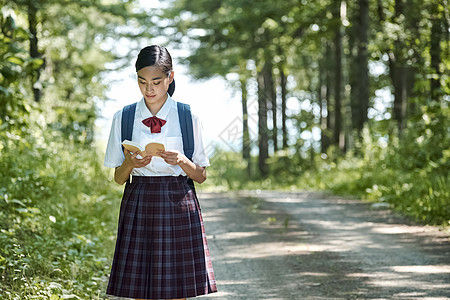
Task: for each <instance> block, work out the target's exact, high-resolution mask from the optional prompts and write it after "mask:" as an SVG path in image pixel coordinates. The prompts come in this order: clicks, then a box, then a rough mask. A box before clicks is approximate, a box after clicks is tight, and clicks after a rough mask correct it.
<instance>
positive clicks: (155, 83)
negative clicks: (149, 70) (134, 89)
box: [153, 81, 161, 85]
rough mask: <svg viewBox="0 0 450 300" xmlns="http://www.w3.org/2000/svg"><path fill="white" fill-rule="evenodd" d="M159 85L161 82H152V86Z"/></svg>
mask: <svg viewBox="0 0 450 300" xmlns="http://www.w3.org/2000/svg"><path fill="white" fill-rule="evenodd" d="M160 83H161V81H158V82H154V83H153V84H154V85H159V84H160Z"/></svg>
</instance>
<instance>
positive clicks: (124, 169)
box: [114, 149, 152, 185]
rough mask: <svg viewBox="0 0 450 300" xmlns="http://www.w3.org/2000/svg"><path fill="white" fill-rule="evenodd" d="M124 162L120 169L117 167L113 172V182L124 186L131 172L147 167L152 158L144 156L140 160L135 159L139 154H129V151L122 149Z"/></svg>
mask: <svg viewBox="0 0 450 300" xmlns="http://www.w3.org/2000/svg"><path fill="white" fill-rule="evenodd" d="M123 153H124V154H125V160H124V161H123V163H122V165H121V166H120V167H117V168H116V169H115V171H114V181H115V182H117V183H118V184H120V185H122V184H124V183H125V182H126V181H127V180H128V178H129V177H130V174H131V171H133V169H134V168H142V167H145V166H146V165H148V164H149V163H150V162H151V161H152V156H146V157H144V158H142V159H139V158H137V157H136V156H138V155H139V152H136V153H133V154H131V152H130V151H128V150H127V149H124V151H123Z"/></svg>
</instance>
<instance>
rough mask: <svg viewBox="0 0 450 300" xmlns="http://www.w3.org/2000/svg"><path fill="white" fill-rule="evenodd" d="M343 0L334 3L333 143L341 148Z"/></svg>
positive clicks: (342, 146)
mask: <svg viewBox="0 0 450 300" xmlns="http://www.w3.org/2000/svg"><path fill="white" fill-rule="evenodd" d="M341 4H342V2H341V1H336V3H335V4H334V10H333V14H334V20H335V24H336V28H335V29H334V30H335V35H334V61H335V67H334V128H333V130H334V131H333V144H334V145H336V146H338V147H339V148H340V149H343V148H344V139H343V134H342V26H341Z"/></svg>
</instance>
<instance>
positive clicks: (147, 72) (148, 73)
mask: <svg viewBox="0 0 450 300" xmlns="http://www.w3.org/2000/svg"><path fill="white" fill-rule="evenodd" d="M137 75H138V77H141V78H143V79H145V80H154V79H155V78H165V77H167V76H166V75H165V74H164V72H163V71H162V70H161V68H159V67H157V66H148V67H145V68H142V69H140V70H139V71H138V72H137Z"/></svg>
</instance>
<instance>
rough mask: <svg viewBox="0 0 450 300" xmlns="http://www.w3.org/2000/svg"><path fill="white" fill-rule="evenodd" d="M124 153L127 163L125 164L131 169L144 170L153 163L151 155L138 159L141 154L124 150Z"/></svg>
mask: <svg viewBox="0 0 450 300" xmlns="http://www.w3.org/2000/svg"><path fill="white" fill-rule="evenodd" d="M123 153H124V154H125V161H124V162H123V164H124V165H126V166H128V167H131V168H133V169H134V168H142V167H145V166H146V165H148V164H149V163H150V162H151V161H152V157H153V156H151V155H149V156H145V157H143V158H137V156H138V155H139V154H140V152H135V153H131V152H130V151H128V150H127V149H124V150H123Z"/></svg>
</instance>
